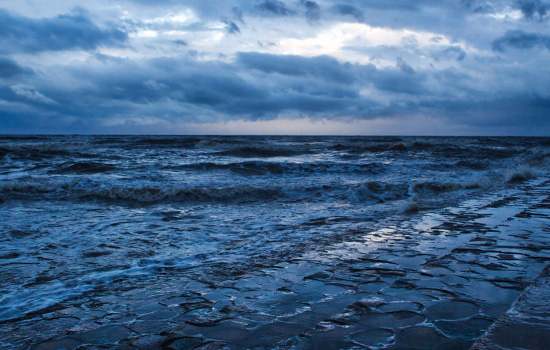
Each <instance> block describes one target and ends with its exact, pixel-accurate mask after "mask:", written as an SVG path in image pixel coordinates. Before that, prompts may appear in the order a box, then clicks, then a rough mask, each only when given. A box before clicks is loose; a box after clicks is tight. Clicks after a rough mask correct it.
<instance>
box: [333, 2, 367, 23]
mask: <svg viewBox="0 0 550 350" xmlns="http://www.w3.org/2000/svg"><path fill="white" fill-rule="evenodd" d="M332 10H333V11H334V12H336V13H338V14H340V15H344V16H351V17H353V18H355V19H356V20H358V21H363V20H364V15H363V11H361V10H359V9H358V8H356V7H355V6H353V5H349V4H337V5H334V6H333V7H332Z"/></svg>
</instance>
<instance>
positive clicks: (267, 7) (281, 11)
mask: <svg viewBox="0 0 550 350" xmlns="http://www.w3.org/2000/svg"><path fill="white" fill-rule="evenodd" d="M256 9H257V10H258V11H259V12H260V13H262V14H263V15H266V16H289V15H292V14H293V13H294V11H292V10H290V9H289V8H288V7H287V6H286V5H285V4H284V3H283V2H281V1H278V0H264V1H262V2H261V3H260V4H258V5H256Z"/></svg>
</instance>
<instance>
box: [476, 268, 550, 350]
mask: <svg viewBox="0 0 550 350" xmlns="http://www.w3.org/2000/svg"><path fill="white" fill-rule="evenodd" d="M549 291H550V265H548V266H547V267H546V268H545V269H544V270H543V271H542V272H541V274H540V275H539V276H538V277H537V279H536V280H535V282H533V284H531V285H530V286H529V287H528V288H526V289H525V291H524V292H523V293H522V294H521V295H520V297H519V298H518V299H517V300H516V302H515V303H514V304H513V305H512V307H511V308H510V309H509V310H508V311H507V312H506V313H505V314H504V315H502V316H501V317H500V318H499V319H498V320H497V322H495V323H494V324H493V326H491V328H490V329H489V331H488V332H487V334H486V335H485V336H484V337H482V338H481V339H479V340H478V341H477V342H476V343H475V345H474V346H473V347H472V350H488V349H517V348H522V349H533V350H538V349H541V350H542V349H548V347H549V339H550V299H549V298H548V294H549Z"/></svg>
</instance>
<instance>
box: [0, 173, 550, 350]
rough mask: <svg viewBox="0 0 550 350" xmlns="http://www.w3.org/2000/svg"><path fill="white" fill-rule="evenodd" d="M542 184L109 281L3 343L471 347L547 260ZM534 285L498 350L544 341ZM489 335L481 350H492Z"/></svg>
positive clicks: (548, 219)
mask: <svg viewBox="0 0 550 350" xmlns="http://www.w3.org/2000/svg"><path fill="white" fill-rule="evenodd" d="M549 189H550V182H548V181H546V182H545V181H540V180H539V181H538V182H530V183H527V184H525V185H524V186H522V187H521V189H520V190H516V191H514V193H512V194H510V195H508V196H507V197H506V198H503V197H502V196H493V197H491V196H489V197H486V198H485V199H484V200H471V201H467V202H464V203H462V204H461V205H459V206H456V207H450V208H446V209H442V210H438V211H433V212H428V213H425V214H421V215H418V217H417V218H413V219H411V218H407V220H403V219H402V218H399V217H396V218H395V220H393V222H392V223H391V224H388V222H389V221H388V220H386V221H385V222H384V226H382V227H377V223H376V222H368V223H365V224H364V226H363V227H362V228H361V229H357V226H356V227H355V228H354V230H353V231H348V232H344V233H343V234H341V235H335V236H331V237H330V238H326V237H324V238H322V237H321V238H320V239H319V240H318V241H316V242H304V243H303V244H304V245H303V246H302V247H295V248H296V249H295V250H294V251H285V250H284V249H281V251H279V252H278V253H277V254H276V253H274V254H271V255H265V256H264V255H261V256H254V257H252V258H251V259H249V260H247V261H243V262H242V263H240V264H239V265H235V264H210V265H202V266H198V267H190V268H187V269H180V270H177V269H176V270H174V269H170V268H168V267H169V266H168V265H167V268H166V269H165V270H161V271H159V272H158V274H157V275H156V277H155V278H154V279H149V280H139V279H137V280H134V281H128V280H120V281H117V280H114V281H112V282H111V283H109V284H105V285H103V286H102V288H98V289H95V290H92V291H90V292H89V293H87V294H86V295H83V296H82V295H81V296H76V297H74V298H72V299H69V300H67V301H65V302H63V303H60V304H57V305H54V306H52V307H48V308H45V309H42V310H40V311H38V312H33V313H30V314H26V315H24V316H22V317H19V318H17V319H11V320H8V321H4V322H2V323H1V324H0V334H1V335H0V346H1V347H3V348H11V349H28V348H30V349H61V348H63V349H97V348H101V349H103V348H105V349H172V350H175V349H178V350H179V349H364V348H384V349H468V348H470V347H471V346H472V344H473V343H474V342H475V341H476V340H477V339H478V338H480V337H481V336H482V335H483V334H484V333H485V331H486V330H487V329H489V327H490V326H491V325H492V324H493V323H494V322H495V320H497V319H498V318H499V317H501V315H502V314H503V313H505V312H506V311H507V310H508V309H509V308H510V305H511V304H512V303H513V302H514V300H516V299H517V298H518V296H519V295H520V294H521V293H522V291H523V289H524V288H525V286H527V285H529V284H530V283H532V282H533V281H534V280H535V278H536V277H537V275H538V274H539V273H540V271H541V270H542V269H543V267H544V266H545V265H546V264H547V263H548V261H549V259H550V246H549V245H548V241H549V239H550V208H549V207H548V205H547V203H548V202H549V198H550V197H548V193H549ZM512 195H513V196H512ZM18 235H20V234H16V235H15V236H18ZM15 236H14V237H15ZM99 252H100V251H99V250H90V252H88V254H87V256H93V255H97V254H98V253H99ZM17 257H18V255H17V254H15V253H12V252H7V253H5V254H3V255H2V259H1V261H0V263H1V264H3V268H4V269H5V268H7V266H9V260H16V259H17ZM84 258H86V257H84ZM13 266H15V265H13ZM15 272H16V271H14V273H15ZM546 273H548V270H546ZM50 277H55V276H44V278H50ZM536 286H537V287H533V288H532V289H528V290H527V291H526V293H527V294H525V295H526V297H524V299H521V298H520V300H519V301H518V302H517V303H516V304H515V306H514V308H513V309H512V310H511V311H509V312H508V313H506V314H505V315H504V316H502V318H501V319H500V320H499V322H498V323H497V324H496V325H495V326H494V327H493V328H491V331H490V334H491V339H492V341H494V343H495V344H498V345H499V346H502V347H504V348H514V347H520V346H522V344H530V345H532V347H531V348H533V349H535V348H537V349H543V348H544V347H543V345H541V344H544V346H546V345H547V342H545V343H543V340H548V335H549V334H550V333H548V332H549V330H550V323H549V321H548V320H549V319H550V310H548V304H547V302H546V297H547V291H548V288H549V287H550V286H549V285H548V280H547V279H546V280H544V281H542V280H541V282H539V284H538V285H536ZM530 288H531V287H530ZM536 288H539V289H540V290H539V291H537V289H536ZM529 293H531V294H529ZM529 295H531V296H529ZM528 296H529V297H528ZM518 318H520V319H521V320H522V323H521V325H520V326H517V325H515V323H510V322H511V321H514V322H516V320H517V319H518ZM511 332H515V333H514V334H517V336H514V337H511V336H509V334H511ZM529 337H530V338H529ZM528 338H529V339H528ZM484 339H486V338H484ZM484 339H483V340H480V341H479V342H478V343H477V344H476V347H477V348H478V349H489V348H490V347H483V346H485V345H484V344H486V343H485V342H486V340H484ZM537 346H538V347H537ZM541 346H542V347H541Z"/></svg>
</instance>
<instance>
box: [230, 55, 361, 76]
mask: <svg viewBox="0 0 550 350" xmlns="http://www.w3.org/2000/svg"><path fill="white" fill-rule="evenodd" d="M237 60H238V62H239V63H240V64H242V65H243V66H245V67H247V68H251V69H257V70H260V71H263V72H266V73H278V74H283V75H290V76H312V77H319V78H322V79H326V80H331V81H335V82H339V83H352V82H353V81H354V80H355V76H354V74H353V72H352V70H351V69H350V65H346V64H341V63H340V62H338V61H337V60H336V59H334V58H332V57H330V56H318V57H313V58H308V57H302V56H294V55H271V54H263V53H255V52H240V53H239V54H238V56H237Z"/></svg>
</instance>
